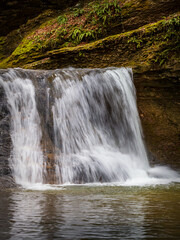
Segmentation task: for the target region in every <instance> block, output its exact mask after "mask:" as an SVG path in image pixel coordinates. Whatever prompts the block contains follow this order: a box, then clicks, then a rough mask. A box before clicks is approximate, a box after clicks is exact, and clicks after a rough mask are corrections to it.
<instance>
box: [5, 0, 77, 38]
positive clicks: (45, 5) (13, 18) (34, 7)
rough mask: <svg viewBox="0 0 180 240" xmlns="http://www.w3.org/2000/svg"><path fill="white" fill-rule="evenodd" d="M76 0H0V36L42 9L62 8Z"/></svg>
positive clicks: (34, 15) (74, 2)
mask: <svg viewBox="0 0 180 240" xmlns="http://www.w3.org/2000/svg"><path fill="white" fill-rule="evenodd" d="M77 2H78V0H75V1H73V0H63V1H62V0H56V1H55V0H18V1H16V0H1V3H0V4H1V6H0V29H1V33H0V35H1V36H5V35H7V34H8V33H9V32H11V31H12V30H14V29H17V28H18V27H19V26H20V25H22V24H25V23H26V22H27V20H28V19H31V18H34V17H36V16H37V15H39V14H40V13H41V12H42V11H43V10H46V9H56V10H63V9H64V8H66V7H69V6H72V5H74V4H76V3H77Z"/></svg>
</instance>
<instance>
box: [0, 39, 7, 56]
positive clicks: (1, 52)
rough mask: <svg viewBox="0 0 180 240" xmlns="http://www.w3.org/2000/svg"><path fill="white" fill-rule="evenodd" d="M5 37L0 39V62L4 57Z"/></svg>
mask: <svg viewBox="0 0 180 240" xmlns="http://www.w3.org/2000/svg"><path fill="white" fill-rule="evenodd" d="M5 45H6V37H0V60H1V59H3V58H4V56H5Z"/></svg>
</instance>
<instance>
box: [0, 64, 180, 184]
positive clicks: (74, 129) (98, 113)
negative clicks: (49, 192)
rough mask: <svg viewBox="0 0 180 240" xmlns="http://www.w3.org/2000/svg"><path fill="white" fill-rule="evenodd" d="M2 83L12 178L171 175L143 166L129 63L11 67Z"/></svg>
mask: <svg viewBox="0 0 180 240" xmlns="http://www.w3.org/2000/svg"><path fill="white" fill-rule="evenodd" d="M0 85H1V86H2V87H3V88H4V91H5V93H6V97H7V102H8V106H9V111H10V114H11V139H12V152H11V157H10V159H9V162H10V166H11V169H12V172H13V176H14V178H15V180H16V182H17V183H19V184H21V185H25V183H29V184H34V183H44V182H48V176H50V177H49V178H51V179H53V183H58V184H59V183H60V184H64V183H78V184H79V183H92V182H120V183H124V182H127V181H129V180H130V181H131V180H132V181H133V180H134V179H137V178H146V179H149V178H154V177H160V178H164V177H165V175H166V176H168V177H167V178H171V177H172V176H175V175H176V174H175V172H174V171H172V170H167V168H166V169H165V168H163V167H161V168H160V170H159V169H158V168H150V166H149V162H148V157H147V153H146V149H145V146H144V142H143V136H142V129H141V124H140V119H139V115H138V111H137V106H136V92H135V87H134V84H133V74H132V70H131V69H129V68H108V69H94V70H90V69H72V68H69V69H62V70H54V71H37V72H36V71H30V70H28V71H27V70H21V69H16V70H12V69H11V70H8V71H6V72H5V73H4V74H2V75H1V77H0ZM50 156H51V157H50ZM176 176H177V175H176Z"/></svg>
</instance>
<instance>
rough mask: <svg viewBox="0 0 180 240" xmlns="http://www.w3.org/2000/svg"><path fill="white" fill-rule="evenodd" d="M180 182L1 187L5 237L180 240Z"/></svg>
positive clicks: (0, 223)
mask: <svg viewBox="0 0 180 240" xmlns="http://www.w3.org/2000/svg"><path fill="white" fill-rule="evenodd" d="M179 193H180V187H179V185H178V184H176V185H171V186H161V187H149V188H145V187H144V188H141V187H117V186H116V187H112V186H111V187H109V186H106V187H87V186H69V187H68V186H67V187H66V188H64V189H63V190H59V191H44V192H42V191H41V192H40V191H14V192H5V191H4V192H0V202H1V205H0V212H1V215H0V232H1V238H0V239H2V240H3V239H13V240H14V239H150V238H151V239H152V238H153V239H178V237H179V234H180V232H179V224H180V214H179V213H180V212H179V205H178V204H179V203H180V194H179Z"/></svg>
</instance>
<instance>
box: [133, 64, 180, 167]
mask: <svg viewBox="0 0 180 240" xmlns="http://www.w3.org/2000/svg"><path fill="white" fill-rule="evenodd" d="M179 76H180V68H179V69H177V70H176V71H175V70H172V69H168V70H161V71H148V72H144V73H141V74H139V73H135V74H134V81H135V85H136V89H137V100H138V108H139V113H140V117H141V121H142V125H143V130H144V135H145V141H146V144H147V147H148V150H149V151H150V152H151V153H153V155H151V156H150V160H152V163H154V162H157V163H161V164H168V165H170V166H171V167H173V168H175V169H180V162H179V159H180V148H179V147H178V146H179V145H180V107H179V106H180V77H179Z"/></svg>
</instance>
